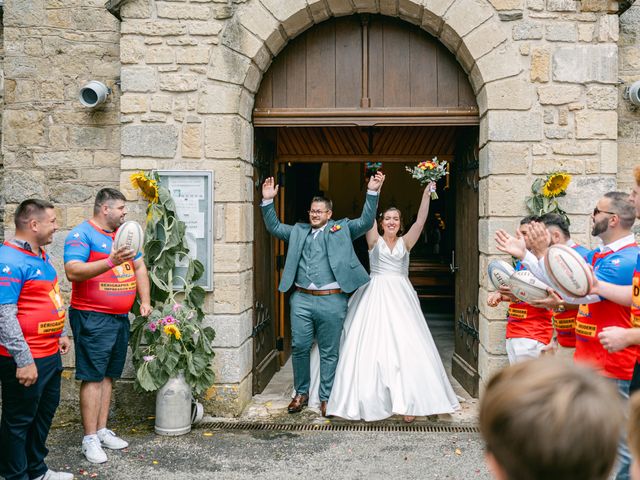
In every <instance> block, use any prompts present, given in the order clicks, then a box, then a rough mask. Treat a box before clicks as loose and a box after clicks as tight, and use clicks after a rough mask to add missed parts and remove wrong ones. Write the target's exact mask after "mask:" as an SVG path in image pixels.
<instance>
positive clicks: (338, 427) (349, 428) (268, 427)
mask: <svg viewBox="0 0 640 480" xmlns="http://www.w3.org/2000/svg"><path fill="white" fill-rule="evenodd" d="M198 428H199V429H207V430H264V431H287V432H320V431H334V432H335V431H341V432H429V433H479V432H480V430H479V429H478V427H477V426H476V425H442V424H429V425H420V424H410V425H376V424H362V423H322V424H298V423H252V422H243V423H237V422H205V423H201V424H199V425H198Z"/></svg>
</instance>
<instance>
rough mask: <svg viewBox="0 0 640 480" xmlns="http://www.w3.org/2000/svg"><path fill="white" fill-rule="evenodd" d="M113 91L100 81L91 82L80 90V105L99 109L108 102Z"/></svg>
mask: <svg viewBox="0 0 640 480" xmlns="http://www.w3.org/2000/svg"><path fill="white" fill-rule="evenodd" d="M110 93H111V89H110V88H109V87H107V86H106V85H105V84H104V83H102V82H99V81H98V80H91V81H90V82H89V83H87V84H86V85H85V86H84V87H82V88H81V89H80V103H81V104H82V105H84V106H85V107H89V108H93V107H97V106H98V105H100V104H101V103H104V102H106V101H107V97H108V96H109V94H110Z"/></svg>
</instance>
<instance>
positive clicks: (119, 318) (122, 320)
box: [69, 308, 129, 382]
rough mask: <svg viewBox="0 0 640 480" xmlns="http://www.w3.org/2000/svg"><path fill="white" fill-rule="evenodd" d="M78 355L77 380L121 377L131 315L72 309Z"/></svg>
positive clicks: (70, 314)
mask: <svg viewBox="0 0 640 480" xmlns="http://www.w3.org/2000/svg"><path fill="white" fill-rule="evenodd" d="M69 323H70V324H71V330H72V331H73V343H74V345H75V353H76V379H77V380H82V381H85V382H101V381H102V380H103V379H104V378H105V377H109V378H120V376H121V375H122V370H123V369H124V362H125V360H126V359H127V346H128V344H129V316H128V315H112V314H110V313H102V312H92V311H89V310H76V309H75V308H69Z"/></svg>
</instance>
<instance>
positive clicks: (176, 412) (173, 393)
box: [155, 372, 192, 436]
mask: <svg viewBox="0 0 640 480" xmlns="http://www.w3.org/2000/svg"><path fill="white" fill-rule="evenodd" d="M191 398H192V396H191V387H190V386H189V385H188V384H187V382H186V381H185V379H184V375H183V373H182V372H179V373H178V374H177V375H176V376H175V377H171V378H170V379H169V380H168V381H167V383H165V384H164V386H163V387H162V388H160V390H158V392H157V393H156V426H155V430H156V433H157V434H158V435H172V436H175V435H184V434H185V433H189V432H190V431H191Z"/></svg>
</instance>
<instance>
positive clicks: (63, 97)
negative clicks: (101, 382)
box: [0, 0, 120, 405]
mask: <svg viewBox="0 0 640 480" xmlns="http://www.w3.org/2000/svg"><path fill="white" fill-rule="evenodd" d="M119 26H120V25H119V22H118V21H117V20H116V19H115V18H114V17H113V16H112V15H111V14H110V13H109V12H107V11H106V10H105V8H104V2H103V1H101V0H5V1H4V8H3V30H2V41H3V54H2V56H1V57H0V58H3V60H2V62H3V68H2V75H3V77H2V79H3V82H2V85H3V88H2V89H1V92H2V95H3V100H4V105H3V111H2V157H1V158H2V161H1V162H0V165H2V166H3V167H4V171H3V173H0V181H1V182H2V188H1V189H0V192H1V193H0V210H1V211H2V219H3V223H4V230H5V232H4V233H5V237H7V238H9V237H11V236H12V235H13V231H14V227H13V213H14V211H15V208H16V206H17V205H18V204H19V203H20V202H21V201H23V200H25V199H27V198H30V197H38V198H44V199H47V200H50V201H51V202H53V203H54V204H55V206H56V213H57V218H58V224H59V226H60V231H59V232H58V233H56V235H55V236H54V242H53V244H52V245H51V246H50V247H49V249H48V250H49V252H50V254H51V258H52V259H53V261H54V264H55V267H56V270H57V271H58V276H59V278H60V280H61V288H62V289H63V290H64V291H65V294H66V295H67V299H68V293H69V289H70V286H69V284H68V282H67V281H66V279H65V277H64V269H63V258H62V257H63V244H64V239H65V237H66V233H67V232H68V231H69V230H70V229H71V228H72V227H74V226H75V225H77V224H78V223H80V222H82V221H83V220H85V219H86V218H88V217H90V216H91V212H92V207H93V200H94V197H95V194H96V192H97V191H98V190H99V189H100V188H103V187H116V188H117V187H119V183H120V127H119V107H118V97H119V88H118V86H117V85H116V81H117V80H118V78H119V76H120V61H119V55H120V38H119ZM92 79H95V80H100V81H102V82H103V83H105V84H106V85H107V86H109V87H110V88H111V89H112V90H113V94H112V95H111V96H109V98H108V101H107V102H106V104H104V105H102V106H100V107H98V108H95V109H88V108H85V107H83V106H81V104H80V102H79V101H78V94H79V90H80V88H81V87H82V86H83V85H84V84H85V83H86V82H88V81H89V80H92ZM0 172H2V171H1V170H0ZM5 204H6V208H4V206H5ZM64 359H65V367H67V369H68V370H67V371H65V374H64V379H65V381H68V382H69V383H70V384H71V382H72V381H71V379H72V378H73V375H72V373H73V372H72V371H71V369H72V368H73V366H74V364H73V355H67V356H65V357H64ZM70 386H71V389H65V392H67V391H74V390H73V386H72V385H70ZM70 396H73V395H67V394H65V395H64V398H68V399H69V400H72V401H73V402H74V404H76V405H77V396H73V397H74V398H69V397H70Z"/></svg>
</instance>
